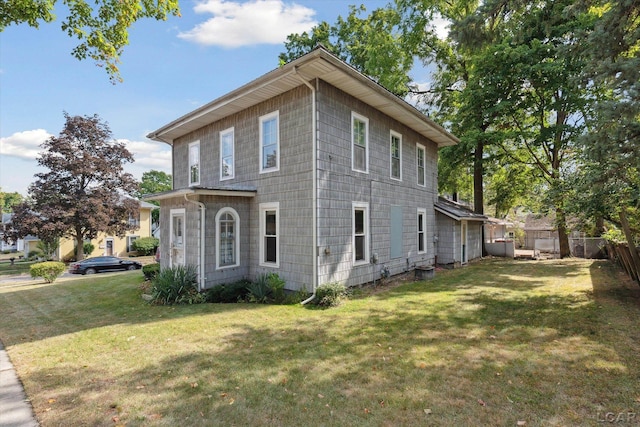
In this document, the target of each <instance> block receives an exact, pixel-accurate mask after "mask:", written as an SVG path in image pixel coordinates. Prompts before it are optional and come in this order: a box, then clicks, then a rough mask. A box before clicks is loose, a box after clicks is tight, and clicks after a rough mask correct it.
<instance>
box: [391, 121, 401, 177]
mask: <svg viewBox="0 0 640 427" xmlns="http://www.w3.org/2000/svg"><path fill="white" fill-rule="evenodd" d="M394 137H395V138H398V160H399V165H398V173H399V175H400V176H398V177H395V176H393V159H394V157H393V148H392V142H393V138H394ZM389 177H390V178H391V179H393V180H394V181H402V134H401V133H398V132H396V131H393V130H392V131H390V133H389Z"/></svg>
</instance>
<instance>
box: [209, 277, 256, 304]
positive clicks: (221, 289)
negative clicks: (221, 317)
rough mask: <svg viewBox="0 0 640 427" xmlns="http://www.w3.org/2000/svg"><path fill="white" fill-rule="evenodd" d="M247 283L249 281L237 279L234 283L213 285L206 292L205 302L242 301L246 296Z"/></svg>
mask: <svg viewBox="0 0 640 427" xmlns="http://www.w3.org/2000/svg"><path fill="white" fill-rule="evenodd" d="M249 285H250V282H249V281H247V280H239V281H237V282H234V283H224V284H222V285H218V286H214V287H213V288H211V289H209V290H208V291H207V292H206V296H207V302H216V303H217V302H222V303H233V302H239V301H244V300H245V298H246V297H247V286H249Z"/></svg>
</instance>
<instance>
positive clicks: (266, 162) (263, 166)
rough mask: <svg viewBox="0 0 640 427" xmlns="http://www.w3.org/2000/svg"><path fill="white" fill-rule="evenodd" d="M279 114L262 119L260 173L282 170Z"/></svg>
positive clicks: (274, 113) (272, 114) (271, 114)
mask: <svg viewBox="0 0 640 427" xmlns="http://www.w3.org/2000/svg"><path fill="white" fill-rule="evenodd" d="M279 128H280V125H279V112H278V111H275V112H273V113H270V114H267V115H265V116H262V117H260V173H262V172H272V171H277V170H278V169H279V168H280V130H279Z"/></svg>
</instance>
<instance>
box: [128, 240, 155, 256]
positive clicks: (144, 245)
mask: <svg viewBox="0 0 640 427" xmlns="http://www.w3.org/2000/svg"><path fill="white" fill-rule="evenodd" d="M158 244H160V240H158V239H156V238H155V237H141V238H140V239H136V240H134V241H133V243H132V246H133V249H134V250H135V251H136V252H138V253H139V254H140V255H145V256H146V255H153V254H154V253H155V252H156V248H157V247H158Z"/></svg>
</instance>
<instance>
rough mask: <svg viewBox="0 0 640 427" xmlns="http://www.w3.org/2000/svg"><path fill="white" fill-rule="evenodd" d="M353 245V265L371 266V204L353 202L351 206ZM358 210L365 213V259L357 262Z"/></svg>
mask: <svg viewBox="0 0 640 427" xmlns="http://www.w3.org/2000/svg"><path fill="white" fill-rule="evenodd" d="M351 206H352V207H351V245H352V250H353V257H352V260H353V265H363V264H369V262H370V255H369V253H370V251H369V245H370V241H371V229H370V227H369V203H366V202H352V205H351ZM356 210H361V211H363V212H364V215H363V216H364V224H363V225H364V230H363V235H364V259H361V260H356V216H355V212H356Z"/></svg>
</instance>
